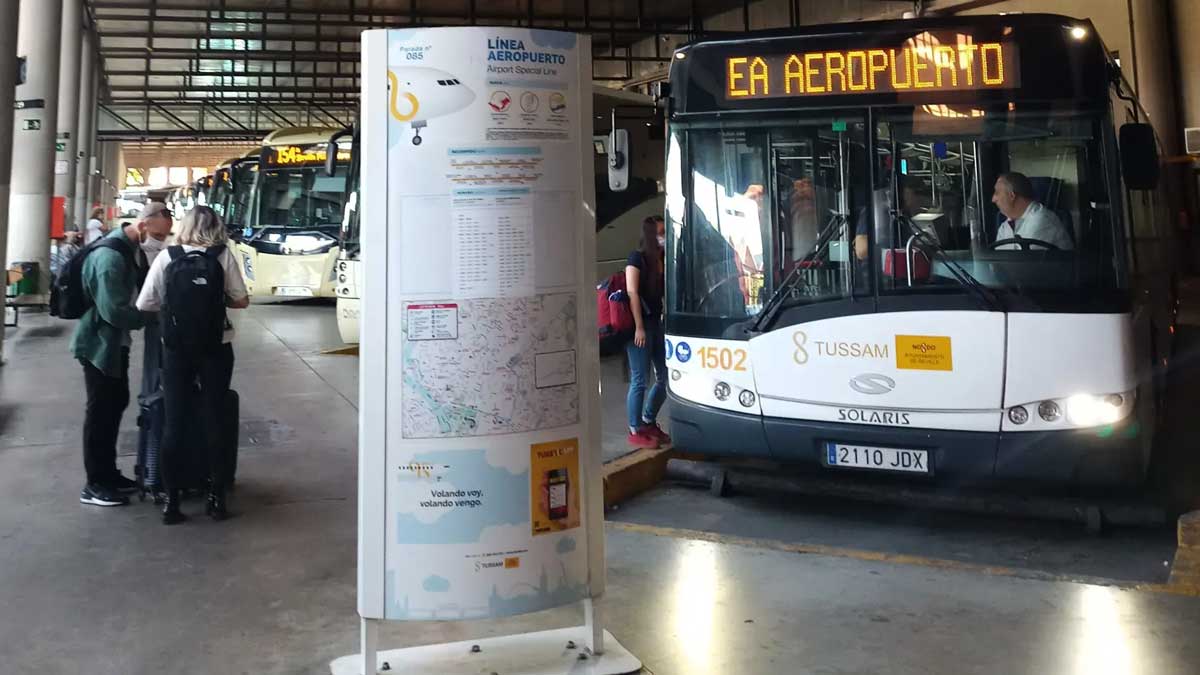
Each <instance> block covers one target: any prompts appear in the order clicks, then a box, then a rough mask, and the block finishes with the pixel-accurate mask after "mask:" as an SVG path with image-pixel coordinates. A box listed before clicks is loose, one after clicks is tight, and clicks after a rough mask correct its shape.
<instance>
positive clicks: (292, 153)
mask: <svg viewBox="0 0 1200 675" xmlns="http://www.w3.org/2000/svg"><path fill="white" fill-rule="evenodd" d="M325 148H326V146H324V145H319V146H312V147H308V148H301V147H297V146H295V145H285V146H283V147H279V148H274V152H272V153H267V162H268V163H269V164H271V165H272V166H321V165H324V164H325V157H326V150H325ZM337 161H338V162H349V161H350V151H349V150H343V149H341V148H338V153H337Z"/></svg>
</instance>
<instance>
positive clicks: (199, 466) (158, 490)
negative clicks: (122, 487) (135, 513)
mask: <svg viewBox="0 0 1200 675" xmlns="http://www.w3.org/2000/svg"><path fill="white" fill-rule="evenodd" d="M195 393H196V395H197V396H199V394H200V392H199V390H197V391H196V392H195ZM223 417H224V419H223V420H222V425H221V426H222V428H221V432H220V434H219V438H220V446H221V447H220V452H222V453H224V454H225V466H226V469H227V471H226V475H225V486H226V488H229V487H232V486H233V481H234V478H235V476H236V475H237V460H238V440H239V439H238V430H239V427H240V426H241V425H240V417H241V399H240V397H239V396H238V393H237V392H236V391H234V390H232V389H230V390H229V392H228V393H227V395H226V397H225V405H224V409H223ZM201 423H202V420H199V419H197V420H196V426H195V428H193V429H190V430H188V432H187V433H185V434H184V437H185V438H187V439H189V440H190V441H192V442H194V443H195V444H194V445H193V446H192V447H190V448H189V449H188V452H185V453H183V454H182V456H181V457H180V458H179V461H180V463H181V466H180V467H179V479H180V482H181V485H180V486H179V487H180V489H182V490H184V491H192V492H204V491H207V490H208V480H209V475H210V471H209V466H208V453H207V452H206V451H205V448H204V446H203V443H205V439H206V437H207V434H204V433H201V430H202V426H201ZM165 427H166V406H165V403H164V401H163V392H162V390H161V389H159V390H158V391H156V392H154V393H153V394H150V395H148V396H139V397H138V450H137V465H136V467H135V468H134V471H135V473H136V475H137V481H138V488H139V493H140V494H139V496H140V498H141V499H142V500H143V501H144V500H145V499H146V497H147V496H150V497H153V499H154V501H155V502H161V501H162V496H163V494H164V491H165V486H164V485H163V481H162V459H161V456H162V439H163V431H164V429H165Z"/></svg>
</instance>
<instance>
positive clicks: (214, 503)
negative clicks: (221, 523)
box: [204, 485, 229, 520]
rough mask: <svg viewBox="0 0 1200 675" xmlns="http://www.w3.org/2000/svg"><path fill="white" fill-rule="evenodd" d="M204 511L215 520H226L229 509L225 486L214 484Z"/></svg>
mask: <svg viewBox="0 0 1200 675" xmlns="http://www.w3.org/2000/svg"><path fill="white" fill-rule="evenodd" d="M204 513H206V514H208V517H209V518H212V519H213V520H225V519H226V518H228V517H229V511H228V510H227V509H226V504H225V488H224V487H218V486H216V485H214V486H213V487H212V489H211V490H210V491H209V493H208V501H207V502H206V503H205V504H204Z"/></svg>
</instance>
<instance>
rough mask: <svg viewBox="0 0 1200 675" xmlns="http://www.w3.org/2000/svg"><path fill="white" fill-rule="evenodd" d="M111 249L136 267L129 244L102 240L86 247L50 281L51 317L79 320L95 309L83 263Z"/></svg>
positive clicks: (106, 238) (106, 239) (105, 238)
mask: <svg viewBox="0 0 1200 675" xmlns="http://www.w3.org/2000/svg"><path fill="white" fill-rule="evenodd" d="M101 248H109V249H112V250H114V251H116V252H117V253H120V254H121V255H122V256H124V257H125V263H126V264H128V265H130V266H133V265H134V262H133V252H132V251H130V250H129V245H128V244H125V243H124V242H122V241H121V240H119V239H113V238H112V237H103V238H101V239H97V240H96V241H94V242H92V243H90V244H88V245H87V246H84V247H83V248H82V249H80V250H79V252H77V253H76V254H75V255H74V256H72V257H71V259H70V260H68V261H67V266H66V268H64V269H61V270H59V271H58V276H56V277H54V279H53V280H52V281H51V284H52V286H53V288H52V289H51V290H50V297H51V300H50V314H51V315H52V316H57V317H58V318H60V319H78V318H80V317H82V316H83V315H84V314H85V313H86V312H87V311H88V310H89V309H91V308H92V303H93V300H92V296H91V295H90V294H89V293H88V292H87V289H86V288H84V287H83V263H84V262H86V261H87V258H88V256H89V255H91V254H92V252H94V251H95V250H97V249H101Z"/></svg>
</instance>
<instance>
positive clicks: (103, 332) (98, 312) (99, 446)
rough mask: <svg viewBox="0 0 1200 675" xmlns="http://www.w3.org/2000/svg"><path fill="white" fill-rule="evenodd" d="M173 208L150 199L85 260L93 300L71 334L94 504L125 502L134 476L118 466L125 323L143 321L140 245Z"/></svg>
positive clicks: (87, 497)
mask: <svg viewBox="0 0 1200 675" xmlns="http://www.w3.org/2000/svg"><path fill="white" fill-rule="evenodd" d="M171 222H172V216H171V212H170V211H169V210H168V209H167V207H166V206H165V205H163V204H162V203H161V202H149V203H148V204H146V207H145V208H144V209H143V210H142V217H141V219H140V220H139V221H138V223H137V224H136V225H130V226H128V227H124V228H121V229H119V230H114V231H113V232H110V233H109V234H108V235H107V236H108V237H109V238H112V239H116V240H118V241H119V242H120V244H121V245H120V246H118V247H117V248H119V249H120V250H116V249H113V248H107V247H102V248H98V249H95V250H94V251H92V252H91V253H89V254H88V257H87V260H85V261H84V263H83V286H84V289H85V292H86V293H87V296H88V297H89V298H92V306H91V307H90V308H89V309H88V310H87V312H86V313H84V315H83V316H82V317H80V319H79V323H78V325H76V326H75V335H74V336H73V337H72V338H71V353H72V354H74V355H75V358H77V359H79V362H80V363H81V364H83V381H84V385H85V387H86V388H87V409H86V411H85V415H84V421H83V466H84V470H85V471H86V472H87V484H86V485H84V487H83V490H82V491H81V492H80V493H79V501H80V502H81V503H83V504H93V505H96V506H121V505H123V504H128V503H129V498H128V497H126V496H125V495H124V494H123V493H129V492H133V491H135V490H137V483H136V482H134V481H133V480H130V479H129V478H127V477H125V476H122V475H121V472H120V471H119V470H118V469H117V435H118V433H119V430H120V427H121V415H123V414H124V413H125V408H126V407H127V406H128V405H129V346H130V344H132V341H131V340H132V338H131V337H130V331H133V330H137V329H139V328H141V327H142V324H143V320H142V315H141V313H140V312H138V310H137V308H136V307H134V305H133V302H134V300H135V299H136V298H137V284H138V273H139V269H138V264H137V262H135V261H136V260H137V259H138V255H137V253H138V248H139V247H143V248H153V244H147V242H149V241H151V240H157V241H159V242H161V241H163V240H165V239H166V238H167V236H168V235H170V233H171Z"/></svg>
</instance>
